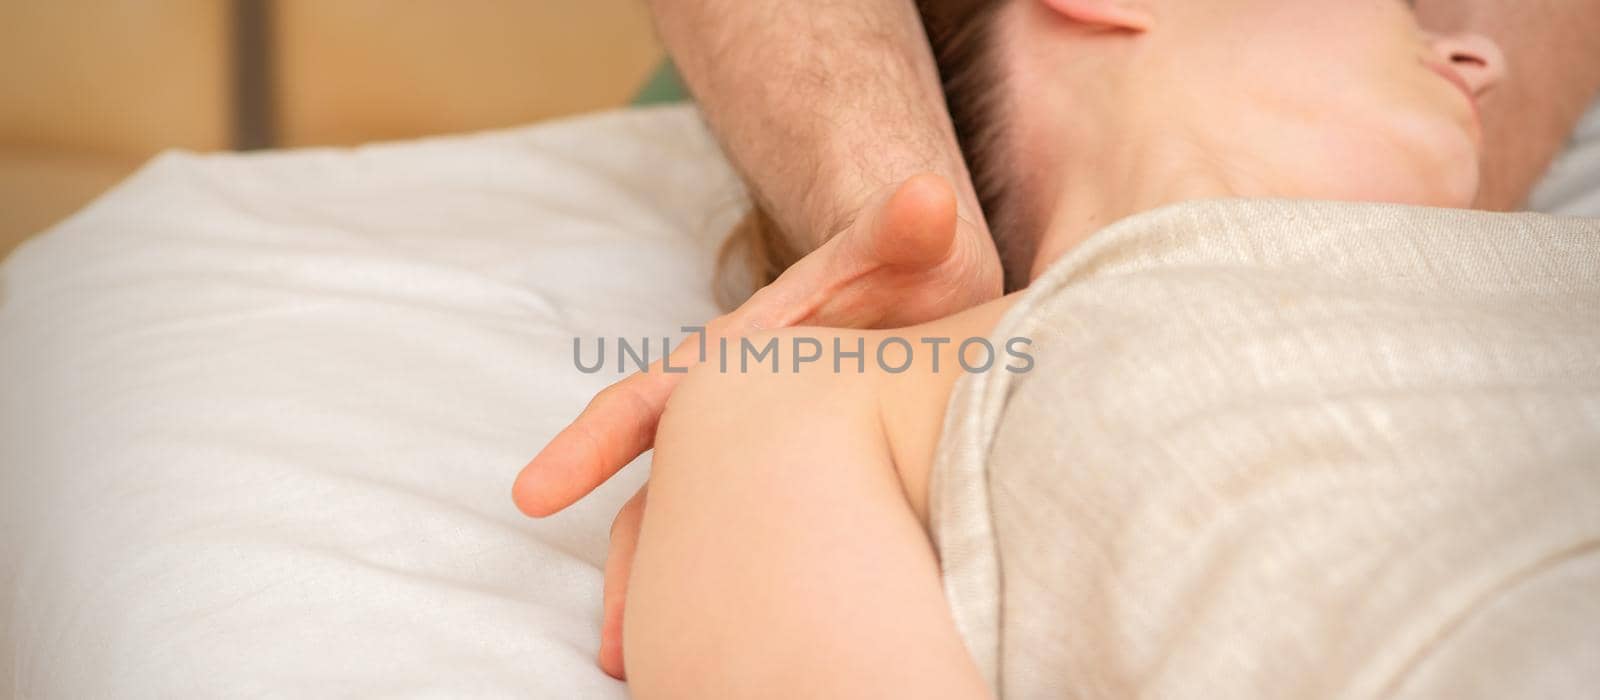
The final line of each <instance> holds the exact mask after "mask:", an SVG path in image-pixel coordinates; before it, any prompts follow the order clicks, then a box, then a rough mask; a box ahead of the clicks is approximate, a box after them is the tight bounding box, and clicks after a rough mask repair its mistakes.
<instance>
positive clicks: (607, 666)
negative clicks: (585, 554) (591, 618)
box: [599, 485, 649, 680]
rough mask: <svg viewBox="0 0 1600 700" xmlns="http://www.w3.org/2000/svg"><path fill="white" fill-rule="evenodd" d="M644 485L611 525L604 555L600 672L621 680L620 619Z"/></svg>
mask: <svg viewBox="0 0 1600 700" xmlns="http://www.w3.org/2000/svg"><path fill="white" fill-rule="evenodd" d="M648 489H649V486H648V485H646V486H644V487H641V488H640V489H639V492H638V493H636V494H634V495H633V498H630V499H628V502H627V504H626V505H624V506H622V510H621V512H618V513H617V519H616V520H614V521H612V523H611V549H610V550H609V551H608V552H607V553H606V569H605V577H606V578H605V588H604V592H603V594H602V596H603V597H602V603H601V604H602V613H601V614H602V618H601V621H600V658H599V661H600V670H602V671H605V672H606V673H607V674H609V675H610V676H611V677H613V678H616V679H618V680H622V679H624V678H626V677H627V672H626V671H625V670H624V668H623V663H622V615H623V609H624V607H625V603H626V601H627V597H628V574H629V572H631V571H632V570H633V552H634V550H635V549H637V548H638V546H639V524H640V522H641V521H642V520H643V519H644V501H645V493H646V491H647V490H648Z"/></svg>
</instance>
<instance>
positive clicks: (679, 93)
mask: <svg viewBox="0 0 1600 700" xmlns="http://www.w3.org/2000/svg"><path fill="white" fill-rule="evenodd" d="M688 99H689V91H688V90H685V89H684V87H683V81H682V80H680V79H679V78H678V69H677V68H674V67H673V66H672V60H671V59H668V60H666V61H662V62H661V67H660V68H657V69H656V72H655V73H653V74H651V76H650V80H648V81H646V82H645V84H644V87H642V88H640V89H639V94H637V95H634V97H633V106H635V107H640V106H644V105H658V104H666V103H669V102H685V101H688Z"/></svg>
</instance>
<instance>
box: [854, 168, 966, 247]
mask: <svg viewBox="0 0 1600 700" xmlns="http://www.w3.org/2000/svg"><path fill="white" fill-rule="evenodd" d="M956 216H957V213H956V192H955V188H953V187H951V185H950V182H949V181H948V180H946V179H945V178H944V177H942V176H940V175H934V174H931V173H930V174H923V175H917V176H914V177H912V178H910V179H908V180H906V181H905V182H902V183H901V184H900V186H899V187H897V188H895V190H894V191H893V192H892V193H891V194H890V195H889V196H888V197H887V198H885V199H884V200H883V203H882V204H881V205H880V206H879V208H878V210H877V211H876V212H874V213H873V215H872V221H871V222H870V224H869V228H868V231H867V233H868V238H869V240H868V244H867V246H866V247H865V250H866V252H868V253H869V254H870V255H871V257H873V258H875V259H876V260H877V261H878V262H881V263H883V264H886V265H895V266H905V267H932V266H934V265H937V264H939V263H940V262H943V261H944V260H945V259H946V258H948V257H949V256H950V254H951V250H952V245H953V243H954V242H955V237H956Z"/></svg>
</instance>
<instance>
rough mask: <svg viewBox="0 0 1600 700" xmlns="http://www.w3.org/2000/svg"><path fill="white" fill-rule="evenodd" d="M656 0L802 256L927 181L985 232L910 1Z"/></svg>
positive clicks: (737, 151) (672, 46) (672, 47)
mask: <svg viewBox="0 0 1600 700" xmlns="http://www.w3.org/2000/svg"><path fill="white" fill-rule="evenodd" d="M649 3H650V6H651V9H652V10H653V11H654V13H655V16H656V21H657V26H658V29H659V31H660V34H661V37H662V40H663V41H664V42H665V43H666V46H667V48H668V51H669V52H670V53H671V54H672V57H673V59H674V60H675V61H676V62H677V65H678V69H679V72H680V73H681V74H682V75H683V79H684V82H685V83H687V85H688V87H689V90H690V91H691V92H692V93H693V94H694V96H695V99H696V100H697V101H698V102H699V104H700V107H701V109H702V111H703V112H704V113H705V116H706V119H707V121H708V122H710V124H711V127H712V130H713V131H714V132H716V134H717V137H718V140H719V141H720V142H721V144H722V146H723V149H724V150H725V151H726V153H727V154H728V157H729V158H730V160H732V161H733V163H734V166H735V167H737V168H738V169H739V171H740V172H741V173H742V174H743V175H744V177H745V179H746V181H747V182H748V183H749V184H750V186H751V188H752V190H753V194H754V196H755V197H756V198H757V200H758V201H759V202H760V204H761V205H762V206H763V207H764V208H765V209H766V210H767V212H768V213H769V214H770V215H771V216H772V218H773V219H774V220H775V221H776V222H777V224H778V225H779V227H780V228H781V229H782V230H783V231H784V232H785V234H786V235H787V236H788V237H789V238H790V239H791V241H792V242H793V243H794V244H795V246H796V248H798V249H800V250H807V251H809V250H811V249H813V248H815V247H816V246H817V245H818V244H820V243H821V242H822V241H824V240H826V239H827V237H828V236H831V235H832V234H833V233H835V232H837V231H838V230H839V229H840V228H842V227H843V225H844V224H845V223H846V222H847V221H848V219H849V218H850V217H851V216H853V215H854V213H855V212H856V211H858V210H859V209H860V208H861V207H862V206H863V205H864V204H865V203H866V201H867V199H868V198H869V196H870V195H871V194H872V193H873V192H875V191H877V190H878V189H879V188H881V187H884V186H887V185H891V184H894V183H897V182H900V181H901V180H904V179H906V178H907V177H910V176H912V175H915V174H918V173H922V172H933V173H937V174H940V175H944V176H946V177H948V178H949V180H950V181H951V182H952V183H954V184H955V185H956V189H957V194H958V198H959V206H960V209H961V212H960V213H961V216H962V217H963V218H965V219H966V220H968V221H971V222H982V220H983V217H982V213H981V211H980V209H979V206H978V202H977V197H976V196H975V195H974V193H973V191H972V186H971V178H970V176H969V175H968V174H967V170H966V166H965V163H964V161H963V160H962V158H961V151H960V148H959V146H958V145H957V142H956V137H955V133H954V129H953V128H952V127H951V125H950V118H949V114H948V112H947V110H946V108H945V103H944V97H943V92H942V90H941V89H940V84H939V77H938V71H937V69H936V67H935V65H934V61H933V57H932V54H931V51H930V49H929V48H928V43H927V40H926V37H925V36H924V34H923V32H922V28H921V22H920V19H919V17H918V14H917V11H916V8H915V6H914V5H913V3H912V0H814V1H813V2H792V1H791V0H649ZM980 228H982V226H981V223H980Z"/></svg>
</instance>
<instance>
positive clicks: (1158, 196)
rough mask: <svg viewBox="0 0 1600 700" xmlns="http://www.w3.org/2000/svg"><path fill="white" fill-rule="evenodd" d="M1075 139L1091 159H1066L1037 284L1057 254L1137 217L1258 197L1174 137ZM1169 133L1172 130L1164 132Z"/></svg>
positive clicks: (1249, 182) (1038, 259)
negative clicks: (1178, 206) (1183, 205)
mask: <svg viewBox="0 0 1600 700" xmlns="http://www.w3.org/2000/svg"><path fill="white" fill-rule="evenodd" d="M1141 131H1142V132H1143V133H1146V134H1149V133H1159V132H1160V131H1161V130H1160V129H1154V130H1151V129H1145V130H1128V131H1125V132H1123V133H1124V135H1123V136H1122V137H1120V138H1105V139H1080V140H1076V142H1077V143H1096V144H1098V147H1096V148H1093V149H1091V150H1092V152H1090V153H1082V152H1078V153H1076V154H1075V155H1074V156H1072V157H1069V158H1066V159H1065V162H1063V163H1062V165H1061V170H1060V173H1059V178H1060V179H1059V183H1060V189H1059V192H1060V196H1059V198H1058V199H1057V200H1056V205H1055V207H1054V208H1053V210H1051V214H1050V219H1049V224H1048V225H1047V226H1046V227H1045V229H1044V234H1043V236H1042V237H1041V238H1040V240H1039V245H1038V248H1037V251H1038V252H1037V255H1035V257H1034V263H1033V267H1032V270H1031V272H1030V274H1029V279H1030V280H1032V279H1036V278H1037V277H1038V276H1039V275H1041V274H1043V273H1044V271H1045V270H1046V269H1047V268H1049V267H1050V265H1051V264H1052V263H1054V262H1055V261H1056V260H1057V259H1059V258H1060V257H1061V256H1062V255H1065V254H1066V253H1067V252H1068V251H1071V250H1072V249H1073V248H1076V247H1077V246H1078V245H1079V244H1081V243H1082V242H1083V241H1084V240H1086V239H1088V238H1089V237H1090V236H1091V235H1093V234H1094V233H1095V232H1096V231H1099V230H1100V229H1102V228H1105V227H1106V226H1109V225H1111V224H1113V223H1115V222H1117V221H1119V220H1121V219H1124V218H1127V217H1129V216H1133V215H1134V214H1138V213H1140V212H1145V211H1150V210H1152V209H1157V208H1159V207H1162V206H1165V205H1168V204H1175V203H1178V202H1184V201H1190V200H1196V199H1215V198H1226V197H1241V196H1251V195H1250V193H1251V192H1258V191H1260V190H1259V188H1258V187H1255V186H1254V180H1253V179H1252V178H1250V177H1248V176H1246V175H1245V174H1244V172H1243V171H1241V170H1237V169H1234V170H1230V169H1228V168H1225V167H1223V166H1222V163H1223V162H1224V159H1222V158H1219V157H1216V156H1214V155H1212V153H1211V152H1210V151H1209V150H1208V149H1206V148H1204V147H1202V146H1200V145H1198V144H1197V143H1196V142H1194V141H1191V140H1189V139H1185V138H1183V137H1182V136H1181V135H1178V134H1172V133H1167V134H1162V135H1159V136H1155V137H1151V138H1129V137H1128V136H1127V135H1126V134H1128V133H1130V132H1131V133H1140V132H1141ZM1168 131H1170V129H1168Z"/></svg>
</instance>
